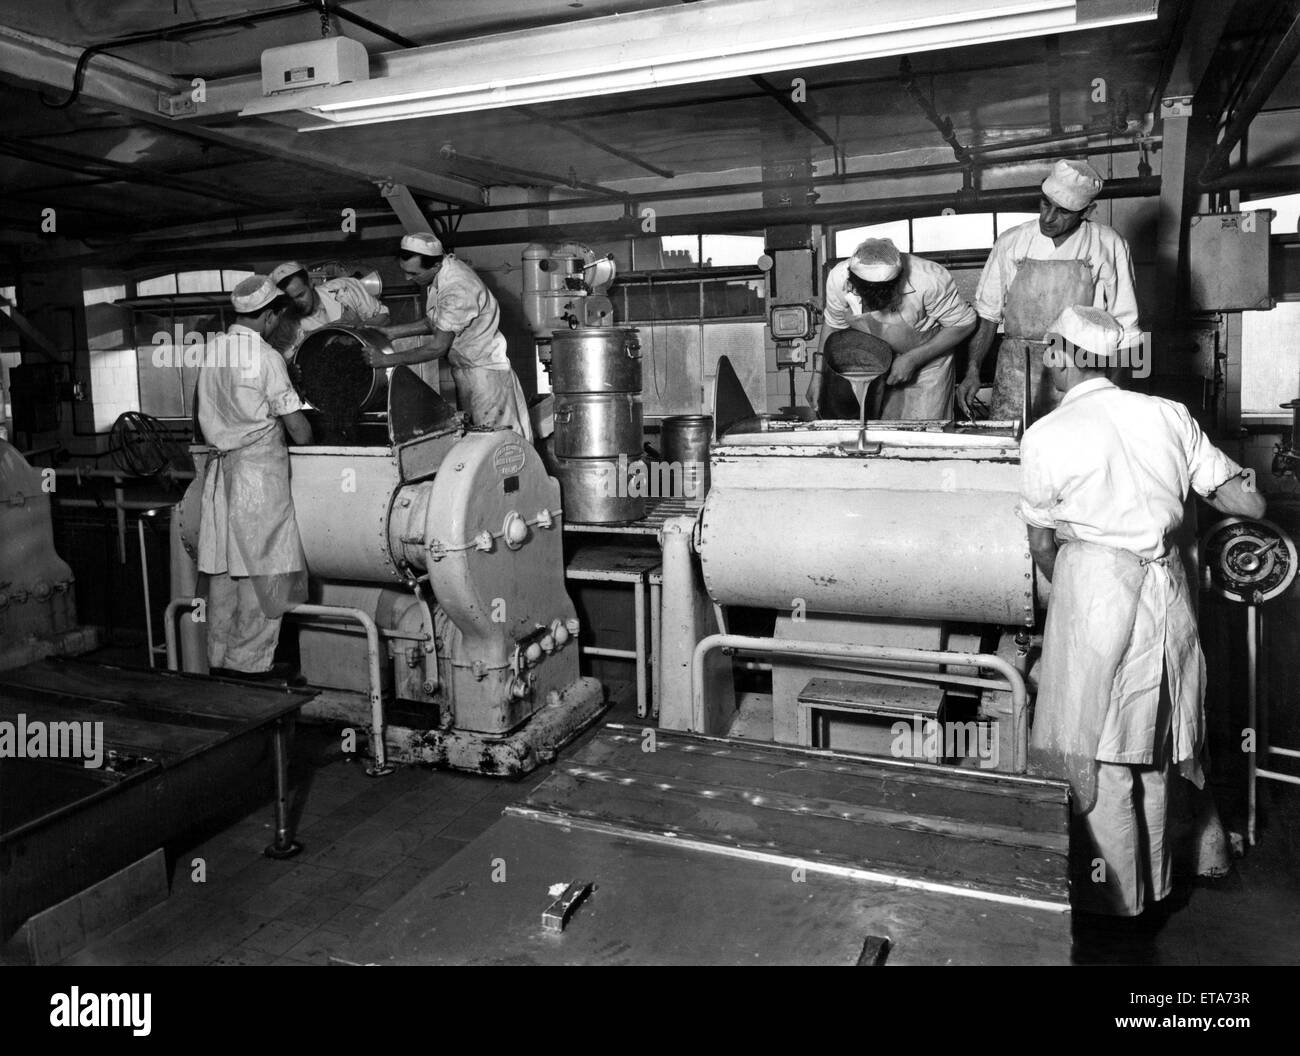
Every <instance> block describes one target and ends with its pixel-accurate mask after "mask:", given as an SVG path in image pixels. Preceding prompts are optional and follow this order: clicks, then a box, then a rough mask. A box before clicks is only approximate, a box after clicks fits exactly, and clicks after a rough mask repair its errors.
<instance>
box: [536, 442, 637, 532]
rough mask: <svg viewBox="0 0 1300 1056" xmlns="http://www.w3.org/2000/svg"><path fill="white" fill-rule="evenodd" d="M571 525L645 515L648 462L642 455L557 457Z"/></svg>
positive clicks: (607, 521) (568, 520)
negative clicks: (646, 462)
mask: <svg viewBox="0 0 1300 1056" xmlns="http://www.w3.org/2000/svg"><path fill="white" fill-rule="evenodd" d="M555 465H556V477H557V479H558V480H559V482H560V496H561V500H562V502H563V505H564V520H565V521H566V522H568V523H570V524H623V523H626V522H627V521H638V520H640V519H641V518H642V517H644V516H645V494H646V484H647V475H646V464H645V460H644V459H642V458H640V457H639V456H632V455H619V456H618V457H616V458H556V459H555Z"/></svg>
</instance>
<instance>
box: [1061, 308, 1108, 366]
mask: <svg viewBox="0 0 1300 1056" xmlns="http://www.w3.org/2000/svg"><path fill="white" fill-rule="evenodd" d="M1048 332H1049V333H1053V334H1059V335H1060V336H1061V337H1063V338H1065V340H1066V341H1068V342H1070V343H1071V344H1072V345H1074V346H1075V347H1077V348H1081V349H1083V350H1084V351H1085V352H1091V353H1092V354H1093V355H1094V356H1096V357H1097V358H1098V359H1104V360H1117V359H1118V358H1119V345H1120V342H1121V341H1122V340H1123V338H1124V328H1123V327H1122V326H1120V325H1119V323H1118V322H1117V321H1116V320H1115V317H1114V316H1113V315H1111V314H1110V313H1109V312H1103V311H1102V310H1101V309H1100V308H1092V307H1089V306H1088V305H1085V304H1072V305H1070V306H1069V307H1068V308H1066V309H1065V310H1064V311H1063V312H1061V314H1060V315H1058V316H1057V317H1056V322H1054V323H1053V324H1052V325H1051V327H1049V328H1048Z"/></svg>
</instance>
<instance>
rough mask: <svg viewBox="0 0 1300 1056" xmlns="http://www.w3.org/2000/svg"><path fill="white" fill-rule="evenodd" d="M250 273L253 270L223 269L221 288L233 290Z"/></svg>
mask: <svg viewBox="0 0 1300 1056" xmlns="http://www.w3.org/2000/svg"><path fill="white" fill-rule="evenodd" d="M252 274H254V272H251V271H223V272H222V273H221V288H222V289H223V290H233V289H234V288H235V287H236V286H238V285H239V284H240V283H241V282H243V281H244V280H245V279H246V278H248V276H250V275H252Z"/></svg>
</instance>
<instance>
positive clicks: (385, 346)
mask: <svg viewBox="0 0 1300 1056" xmlns="http://www.w3.org/2000/svg"><path fill="white" fill-rule="evenodd" d="M371 349H378V350H379V351H381V352H383V353H384V354H385V355H391V354H392V351H393V346H392V344H391V343H390V342H389V340H388V337H387V336H386V335H385V334H384V332H383V331H382V330H376V329H373V328H372V327H364V326H339V325H337V324H332V325H330V326H322V327H321V328H320V329H319V330H313V331H312V332H311V333H310V334H308V335H307V336H306V337H305V338H303V341H302V344H301V345H300V346H299V347H298V352H297V354H296V355H295V356H294V360H293V362H294V365H295V367H296V368H297V370H298V371H299V372H300V374H299V377H300V378H301V379H302V380H301V389H302V395H303V396H304V397H305V398H306V399H307V400H308V401H309V402H310V403H311V405H312V406H313V407H315V408H316V409H317V410H319V411H322V412H324V413H326V414H336V415H344V416H346V415H349V414H361V413H362V412H363V411H380V410H385V409H386V408H387V405H388V371H387V370H384V369H380V368H374V367H371V366H369V365H368V364H367V363H366V360H365V353H366V352H368V351H369V350H371Z"/></svg>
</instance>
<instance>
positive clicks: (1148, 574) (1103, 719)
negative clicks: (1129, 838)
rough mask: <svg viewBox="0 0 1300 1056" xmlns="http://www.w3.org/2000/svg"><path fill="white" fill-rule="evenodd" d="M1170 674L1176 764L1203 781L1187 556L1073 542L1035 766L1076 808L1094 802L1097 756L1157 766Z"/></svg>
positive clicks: (1200, 660)
mask: <svg viewBox="0 0 1300 1056" xmlns="http://www.w3.org/2000/svg"><path fill="white" fill-rule="evenodd" d="M1162 674H1165V675H1166V676H1167V677H1168V682H1169V697H1170V701H1171V704H1172V707H1171V711H1170V715H1169V717H1168V721H1169V722H1170V725H1171V732H1172V761H1173V762H1174V763H1175V764H1176V765H1177V766H1178V768H1179V770H1180V771H1181V772H1182V774H1183V776H1184V777H1186V778H1187V779H1188V780H1189V781H1191V782H1192V783H1193V784H1195V785H1196V786H1197V787H1198V788H1200V787H1201V786H1202V785H1203V783H1204V777H1203V774H1202V771H1201V765H1200V757H1201V748H1202V744H1203V741H1204V731H1205V718H1204V699H1205V692H1204V691H1205V657H1204V654H1202V652H1201V643H1200V639H1199V637H1198V636H1197V629H1196V617H1195V615H1194V613H1193V610H1192V603H1191V597H1190V595H1189V594H1188V590H1187V580H1186V577H1185V575H1184V573H1183V567H1182V563H1181V561H1180V559H1179V555H1178V553H1177V552H1176V551H1175V552H1174V553H1172V554H1170V555H1169V556H1168V557H1164V558H1159V559H1156V560H1152V561H1144V560H1143V559H1141V558H1139V557H1138V556H1137V555H1136V554H1133V553H1131V552H1129V551H1127V550H1120V549H1116V548H1113V547H1108V546H1101V545H1099V544H1097V543H1085V542H1079V541H1077V540H1064V541H1063V545H1062V546H1061V550H1060V552H1059V553H1058V555H1057V559H1056V567H1055V571H1054V573H1053V576H1052V601H1051V605H1050V606H1049V607H1048V610H1047V628H1046V633H1045V635H1044V638H1043V661H1042V668H1041V672H1040V675H1039V680H1038V699H1037V702H1036V704H1035V710H1034V725H1033V734H1032V738H1031V741H1030V762H1031V765H1032V767H1033V769H1035V770H1037V771H1039V772H1042V773H1046V774H1049V775H1051V776H1054V777H1060V778H1065V779H1067V780H1069V782H1070V785H1071V787H1072V788H1073V790H1074V809H1075V811H1076V812H1077V813H1080V814H1086V813H1087V812H1088V811H1089V810H1091V809H1092V807H1093V805H1094V803H1095V802H1096V794H1097V785H1096V781H1097V765H1096V764H1097V762H1098V761H1101V762H1107V763H1129V764H1133V765H1151V764H1152V763H1153V761H1154V760H1155V757H1156V754H1157V753H1159V752H1160V751H1161V750H1162V749H1163V746H1164V741H1165V739H1166V736H1167V732H1168V731H1166V730H1165V729H1162V728H1161V723H1160V718H1161V715H1160V706H1159V705H1160V683H1161V675H1162Z"/></svg>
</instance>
